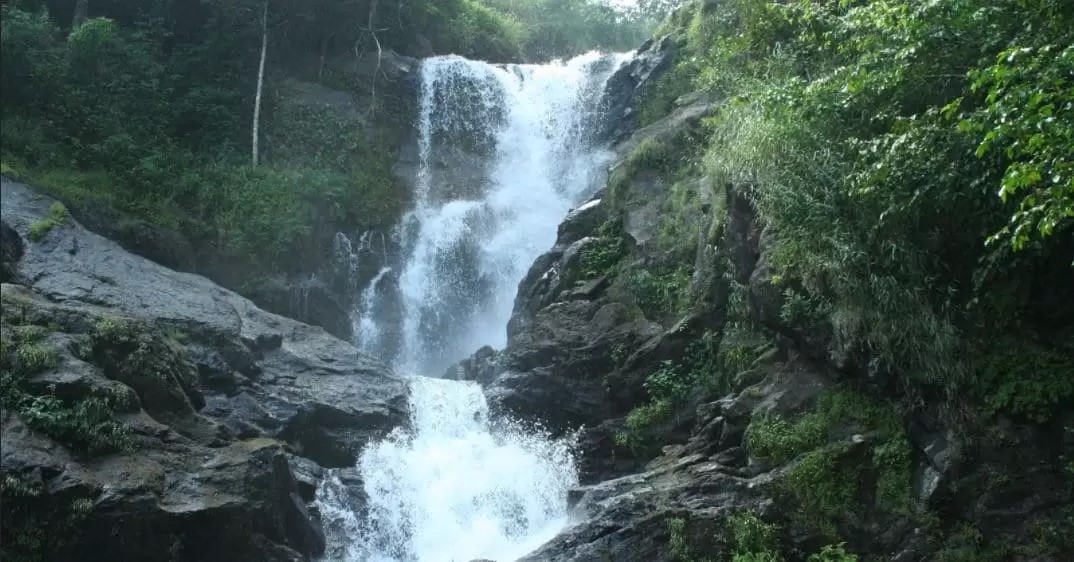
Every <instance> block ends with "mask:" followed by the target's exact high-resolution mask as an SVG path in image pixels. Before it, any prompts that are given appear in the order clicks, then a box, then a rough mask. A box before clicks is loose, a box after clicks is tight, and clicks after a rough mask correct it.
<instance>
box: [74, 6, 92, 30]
mask: <svg viewBox="0 0 1074 562" xmlns="http://www.w3.org/2000/svg"><path fill="white" fill-rule="evenodd" d="M88 14H89V0H76V2H75V15H74V18H73V19H72V20H71V31H74V30H76V29H78V28H79V27H82V24H84V23H86V17H87V15H88Z"/></svg>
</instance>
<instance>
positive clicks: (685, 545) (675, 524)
mask: <svg viewBox="0 0 1074 562" xmlns="http://www.w3.org/2000/svg"><path fill="white" fill-rule="evenodd" d="M667 526H668V535H669V537H670V538H669V539H668V547H669V548H670V549H671V556H672V557H673V558H674V559H675V560H679V561H682V562H688V561H691V560H692V559H693V554H692V552H691V549H690V541H689V540H688V539H687V538H686V521H685V520H683V519H680V518H677V517H675V518H671V519H668V520H667Z"/></svg>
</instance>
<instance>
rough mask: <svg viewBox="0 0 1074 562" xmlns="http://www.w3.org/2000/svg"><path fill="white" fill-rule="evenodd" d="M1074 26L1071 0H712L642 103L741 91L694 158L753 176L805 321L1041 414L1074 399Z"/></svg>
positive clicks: (837, 344)
mask: <svg viewBox="0 0 1074 562" xmlns="http://www.w3.org/2000/svg"><path fill="white" fill-rule="evenodd" d="M1072 29H1074V5H1071V4H1070V3H1068V2H1063V1H1060V0H1053V1H1049V0H1005V1H1001V2H993V1H983V0H982V1H976V0H933V1H928V2H916V1H915V2H909V1H903V0H870V1H841V2H810V1H793V2H779V3H774V2H766V1H761V0H726V1H723V2H697V3H694V4H692V5H690V6H688V7H686V8H684V9H682V10H680V11H679V12H678V13H677V14H676V15H675V16H674V18H673V20H672V21H671V22H670V23H669V24H668V26H667V28H666V31H674V32H676V33H678V34H680V35H682V36H683V37H684V38H685V40H684V43H683V46H682V50H681V52H680V53H679V56H678V58H677V62H676V65H675V67H674V68H673V69H671V70H670V71H669V72H668V74H667V75H666V76H665V77H664V78H663V80H662V82H661V83H660V84H659V86H658V87H657V88H654V90H653V91H652V92H651V93H650V94H649V96H648V98H647V100H646V101H645V104H644V107H643V108H642V112H641V114H642V116H643V119H644V118H645V116H647V115H651V116H659V115H662V114H664V113H666V112H667V111H668V110H669V108H671V107H672V105H673V101H674V100H675V99H676V98H677V97H679V96H680V95H682V94H686V93H688V92H691V91H694V90H696V89H702V90H705V91H707V92H710V93H711V94H713V95H715V96H716V97H718V98H719V99H722V100H723V102H722V103H721V105H720V107H719V109H718V110H717V111H716V113H715V115H713V116H712V117H710V118H708V119H707V120H706V122H705V125H704V127H705V131H704V137H703V138H704V140H703V141H702V143H703V146H702V147H701V148H700V149H698V150H693V151H683V153H684V154H689V153H690V152H694V153H696V154H697V155H696V156H693V155H688V156H685V157H684V158H681V159H680V160H679V161H678V163H677V164H676V165H678V166H679V167H682V168H689V167H693V168H694V169H696V170H699V171H700V172H703V173H705V174H707V175H709V176H710V177H711V178H712V179H713V181H712V184H713V185H715V186H718V187H721V188H722V186H724V185H728V184H731V185H737V186H744V187H746V188H748V190H749V193H750V198H751V201H752V203H753V205H754V206H755V207H756V210H757V212H758V214H759V216H760V218H761V220H762V221H763V224H764V225H765V227H766V229H769V230H770V232H771V233H772V234H773V236H772V239H773V240H774V244H775V246H774V248H773V252H772V255H773V261H774V264H773V265H774V266H775V269H776V270H777V272H776V275H775V281H776V283H777V284H778V285H780V286H781V287H782V288H783V292H784V299H783V302H784V305H783V310H782V315H783V319H784V320H785V321H786V322H788V323H794V324H797V325H799V326H803V327H806V329H813V330H820V331H823V332H827V333H829V334H830V336H831V338H830V339H831V340H832V342H833V346H832V347H833V349H838V350H839V351H840V352H841V353H844V354H846V355H847V356H846V357H844V362H845V363H846V364H848V365H859V366H861V367H867V368H868V370H869V371H870V372H872V373H874V374H883V375H884V376H889V375H896V376H897V377H896V378H898V379H899V380H901V381H902V383H903V384H904V385H909V386H908V387H907V388H909V389H912V392H914V393H921V392H924V393H926V394H928V393H937V394H938V395H946V396H949V397H958V398H959V399H963V400H970V401H975V402H977V403H978V404H979V405H980V406H981V407H983V408H984V409H985V410H987V411H991V412H996V411H1004V412H1007V413H1011V414H1015V415H1021V416H1028V417H1032V418H1035V419H1042V420H1043V419H1048V418H1049V417H1050V416H1051V413H1053V412H1054V411H1055V410H1056V408H1060V407H1064V406H1068V405H1069V400H1070V399H1071V398H1072V397H1074V378H1072V377H1071V375H1070V370H1069V367H1070V365H1071V363H1070V362H1069V361H1070V357H1071V354H1072V353H1074V348H1072V347H1071V345H1072V343H1071V342H1074V334H1072V333H1071V332H1070V326H1071V323H1070V318H1071V314H1072V308H1071V304H1072V303H1071V301H1070V299H1069V290H1070V287H1071V286H1074V284H1072V283H1074V269H1072V267H1074V254H1072V252H1074V244H1072V242H1074V241H1072V232H1074V47H1072V45H1074V32H1072V31H1071V30H1072ZM1015 357H1017V358H1018V359H1017V360H1015V359H1013V358H1015Z"/></svg>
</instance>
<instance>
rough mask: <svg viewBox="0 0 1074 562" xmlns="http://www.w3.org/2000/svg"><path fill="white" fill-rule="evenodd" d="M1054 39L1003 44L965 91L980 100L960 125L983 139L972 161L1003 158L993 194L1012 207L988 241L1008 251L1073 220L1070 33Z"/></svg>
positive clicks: (1073, 90)
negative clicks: (1014, 208)
mask: <svg viewBox="0 0 1074 562" xmlns="http://www.w3.org/2000/svg"><path fill="white" fill-rule="evenodd" d="M1062 35H1063V36H1065V41H1064V43H1066V44H1065V45H1064V44H1063V43H1047V44H1043V45H1040V44H1037V45H1028V46H1027V45H1019V46H1014V47H1010V48H1007V49H1005V50H1004V51H1002V52H1000V53H999V54H998V55H997V56H996V63H995V64H994V65H992V66H988V67H985V68H981V69H976V70H974V71H972V72H971V73H970V77H971V78H972V79H973V84H972V86H971V88H972V90H973V91H974V92H976V91H984V92H987V95H986V97H985V104H984V106H983V107H981V108H980V110H979V111H977V112H976V113H975V114H974V115H973V116H972V117H971V118H970V119H969V120H967V121H964V122H963V126H964V127H965V128H966V129H967V130H971V131H973V132H975V133H977V134H979V135H983V139H982V141H981V144H980V146H979V147H978V148H977V155H978V156H981V157H983V156H985V155H987V154H989V153H990V152H993V151H997V152H1001V153H1002V154H1003V155H1004V156H1005V158H1006V160H1007V161H1008V162H1009V164H1008V166H1007V169H1006V172H1005V173H1004V175H1003V180H1002V182H1001V184H1000V185H1001V187H1000V190H999V195H1000V197H1001V198H1002V199H1003V201H1005V202H1008V201H1016V202H1017V203H1018V210H1017V211H1016V212H1015V213H1014V215H1013V216H1012V217H1011V220H1010V223H1009V224H1008V225H1007V226H1006V227H1004V228H1003V229H1002V230H1001V231H1000V232H999V233H997V234H995V235H994V236H993V237H992V240H1000V239H1006V240H1009V241H1010V243H1011V245H1013V246H1014V248H1015V249H1022V248H1024V247H1025V246H1026V245H1027V244H1028V243H1029V242H1030V241H1031V240H1033V239H1035V238H1038V237H1039V238H1045V237H1048V236H1051V235H1053V234H1055V233H1057V232H1063V231H1065V230H1067V229H1069V226H1070V223H1071V219H1074V156H1072V154H1074V151H1072V150H1071V145H1072V143H1074V119H1072V118H1071V117H1070V111H1071V107H1072V106H1074V87H1072V86H1074V78H1072V76H1074V45H1071V43H1070V42H1071V40H1074V32H1070V31H1069V30H1068V31H1067V32H1066V33H1065V34H1062ZM1034 39H1035V40H1036V41H1040V40H1041V39H1040V37H1034Z"/></svg>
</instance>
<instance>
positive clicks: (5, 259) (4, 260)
mask: <svg viewBox="0 0 1074 562" xmlns="http://www.w3.org/2000/svg"><path fill="white" fill-rule="evenodd" d="M22 252H23V242H22V237H21V236H19V233H18V232H15V229H13V228H11V227H10V226H8V224H7V223H6V222H0V283H6V282H8V281H10V280H11V279H12V278H13V277H14V276H15V268H16V266H17V264H18V263H19V260H20V259H21V258H22Z"/></svg>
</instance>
